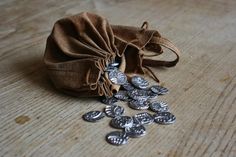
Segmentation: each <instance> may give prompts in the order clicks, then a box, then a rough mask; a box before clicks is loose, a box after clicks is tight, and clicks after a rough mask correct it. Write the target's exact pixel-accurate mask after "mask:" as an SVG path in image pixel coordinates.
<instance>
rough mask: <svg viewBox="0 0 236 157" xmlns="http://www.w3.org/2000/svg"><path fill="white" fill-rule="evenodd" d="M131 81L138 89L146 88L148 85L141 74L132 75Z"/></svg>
mask: <svg viewBox="0 0 236 157" xmlns="http://www.w3.org/2000/svg"><path fill="white" fill-rule="evenodd" d="M131 83H132V84H133V85H134V86H135V87H137V88H139V89H146V88H147V87H148V86H149V83H148V81H147V80H145V79H144V78H143V77H141V76H133V77H132V78H131Z"/></svg>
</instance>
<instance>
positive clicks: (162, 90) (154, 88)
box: [150, 85, 169, 95]
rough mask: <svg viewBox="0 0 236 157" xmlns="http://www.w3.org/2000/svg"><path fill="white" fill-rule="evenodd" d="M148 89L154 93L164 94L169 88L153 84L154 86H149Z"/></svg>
mask: <svg viewBox="0 0 236 157" xmlns="http://www.w3.org/2000/svg"><path fill="white" fill-rule="evenodd" d="M150 90H151V91H152V92H153V93H156V94H158V95H164V94H167V93H168V92H169V90H168V89H167V88H165V87H162V86H159V85H154V86H152V87H150Z"/></svg>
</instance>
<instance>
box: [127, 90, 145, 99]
mask: <svg viewBox="0 0 236 157" xmlns="http://www.w3.org/2000/svg"><path fill="white" fill-rule="evenodd" d="M127 94H128V96H129V97H131V98H132V99H134V100H138V101H146V100H147V99H148V98H149V96H148V95H147V91H145V90H140V89H134V90H131V91H128V92H127Z"/></svg>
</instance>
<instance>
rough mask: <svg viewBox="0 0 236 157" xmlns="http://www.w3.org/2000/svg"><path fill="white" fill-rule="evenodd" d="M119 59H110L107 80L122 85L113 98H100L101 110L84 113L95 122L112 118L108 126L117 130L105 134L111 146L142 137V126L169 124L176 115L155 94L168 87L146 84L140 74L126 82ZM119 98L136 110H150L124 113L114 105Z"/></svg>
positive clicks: (164, 91) (87, 119) (143, 131)
mask: <svg viewBox="0 0 236 157" xmlns="http://www.w3.org/2000/svg"><path fill="white" fill-rule="evenodd" d="M118 66H119V63H118V62H112V63H110V64H109V65H108V66H107V67H106V72H107V73H108V77H109V79H110V81H111V82H112V83H114V84H118V85H121V87H122V88H121V89H120V91H118V92H117V93H115V94H114V95H113V97H109V98H108V97H105V98H102V101H101V102H102V103H104V104H105V105H106V107H105V109H104V111H90V112H88V113H86V114H84V115H83V118H84V120H86V121H88V122H97V121H99V120H100V119H102V118H104V117H105V115H106V116H107V117H110V118H112V119H111V122H110V125H111V126H112V127H114V128H116V129H121V130H120V131H113V132H110V133H108V134H107V136H106V140H107V142H108V143H110V144H113V145H117V146H118V145H123V144H127V143H128V139H129V138H137V137H142V136H144V135H145V134H146V128H145V125H148V124H152V123H153V122H155V123H156V124H162V125H167V124H172V123H174V122H175V120H176V117H175V116H174V115H173V114H172V113H170V111H169V107H168V104H167V103H166V102H164V101H161V100H159V99H158V98H157V97H158V96H160V95H165V94H167V93H168V89H167V88H165V87H162V86H159V85H153V86H149V82H148V81H147V80H145V79H144V78H143V77H141V76H133V77H132V78H131V81H130V82H128V80H127V77H126V75H125V74H124V73H122V72H121V71H119V69H118V68H117V67H118ZM118 101H123V102H125V103H128V106H129V107H130V108H132V109H135V110H148V109H149V110H151V111H153V112H154V114H153V115H152V114H150V113H148V112H141V113H137V114H136V115H133V116H131V117H130V116H125V115H124V112H125V109H124V108H123V107H122V106H119V105H117V104H116V103H117V102H118Z"/></svg>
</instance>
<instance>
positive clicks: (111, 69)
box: [105, 66, 118, 72]
mask: <svg viewBox="0 0 236 157" xmlns="http://www.w3.org/2000/svg"><path fill="white" fill-rule="evenodd" d="M114 70H118V68H117V67H114V66H107V67H106V68H105V71H107V72H111V71H114Z"/></svg>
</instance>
